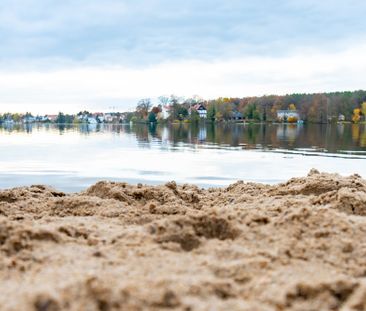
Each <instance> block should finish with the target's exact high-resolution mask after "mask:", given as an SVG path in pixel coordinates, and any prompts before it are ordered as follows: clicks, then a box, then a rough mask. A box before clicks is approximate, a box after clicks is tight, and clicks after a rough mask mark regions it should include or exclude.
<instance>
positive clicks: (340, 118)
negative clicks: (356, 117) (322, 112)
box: [338, 114, 346, 122]
mask: <svg viewBox="0 0 366 311" xmlns="http://www.w3.org/2000/svg"><path fill="white" fill-rule="evenodd" d="M345 120H346V117H345V116H344V115H343V114H339V116H338V121H340V122H343V121H345Z"/></svg>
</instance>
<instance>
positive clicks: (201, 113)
mask: <svg viewBox="0 0 366 311" xmlns="http://www.w3.org/2000/svg"><path fill="white" fill-rule="evenodd" d="M192 110H195V111H197V112H198V115H199V117H200V118H203V119H206V118H207V109H206V107H205V106H203V104H196V105H194V106H192V107H191V108H190V110H189V113H191V112H192Z"/></svg>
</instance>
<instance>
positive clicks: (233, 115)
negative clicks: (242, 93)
mask: <svg viewBox="0 0 366 311" xmlns="http://www.w3.org/2000/svg"><path fill="white" fill-rule="evenodd" d="M243 117H244V116H243V114H242V113H241V112H239V111H233V112H232V113H231V119H232V120H243Z"/></svg>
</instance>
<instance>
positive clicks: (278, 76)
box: [0, 45, 366, 112]
mask: <svg viewBox="0 0 366 311" xmlns="http://www.w3.org/2000/svg"><path fill="white" fill-rule="evenodd" d="M365 53H366V45H360V46H357V47H356V48H354V47H352V48H348V49H344V50H343V51H340V52H337V53H324V52H315V51H312V53H310V51H309V50H307V51H305V53H298V54H293V55H291V56H286V57H282V58H278V57H261V56H257V57H245V58H236V59H230V60H226V61H222V60H220V61H199V60H185V61H175V62H165V63H160V64H155V65H152V66H148V67H145V68H134V67H130V68H128V67H121V66H105V67H78V68H70V67H69V68H65V69H62V70H54V71H46V72H36V71H33V72H30V71H26V72H8V71H7V72H4V71H3V72H0V102H1V103H2V105H1V106H2V110H13V111H14V110H19V109H23V110H31V111H33V112H57V111H59V110H63V111H66V112H76V111H78V110H81V109H92V110H108V109H110V107H112V106H113V107H116V109H118V110H127V109H131V108H133V107H134V106H135V104H136V102H137V100H138V99H140V98H145V97H153V98H154V97H158V96H159V95H162V94H177V95H180V96H192V95H193V94H199V95H201V96H203V97H205V98H215V97H219V96H233V97H236V96H237V97H243V96H252V95H264V94H286V93H293V92H300V93H302V92H306V93H308V92H323V91H336V90H352V89H361V88H363V87H364V85H365V84H366V77H365V75H364V72H365V71H366V59H365V58H364V55H365Z"/></svg>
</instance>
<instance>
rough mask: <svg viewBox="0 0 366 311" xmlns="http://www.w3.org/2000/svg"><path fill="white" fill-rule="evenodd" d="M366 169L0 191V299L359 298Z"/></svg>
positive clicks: (145, 303)
mask: <svg viewBox="0 0 366 311" xmlns="http://www.w3.org/2000/svg"><path fill="white" fill-rule="evenodd" d="M365 216H366V180H363V179H362V178H361V177H360V176H358V175H352V176H349V177H342V176H340V175H337V174H327V173H319V172H318V171H316V170H312V171H311V172H310V173H309V174H308V176H306V177H303V178H292V179H290V180H289V181H288V182H286V183H282V184H278V185H263V184H256V183H244V182H237V183H234V184H232V185H230V186H228V187H224V188H210V189H202V188H199V187H197V186H194V185H177V184H176V183H175V182H169V183H167V184H165V185H161V186H145V185H141V184H139V185H136V186H133V185H129V184H126V183H116V182H107V181H106V182H99V183H97V184H95V185H93V186H91V187H89V188H88V189H86V190H85V191H82V192H80V193H76V194H65V193H63V192H59V191H57V190H54V189H52V188H49V187H47V186H42V185H35V186H31V187H22V188H14V189H9V190H1V191H0V252H1V257H0V280H1V283H0V284H1V285H0V288H1V290H0V309H1V310H47V311H53V310H81V309H83V310H85V309H87V310H143V309H149V310H161V309H167V308H168V309H175V310H209V309H212V308H214V309H217V310H320V309H322V310H364V309H365V307H366V306H365V304H364V303H365V299H364V298H365V297H366V282H365V274H366V234H365V233H366V226H365V225H366V218H365Z"/></svg>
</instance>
